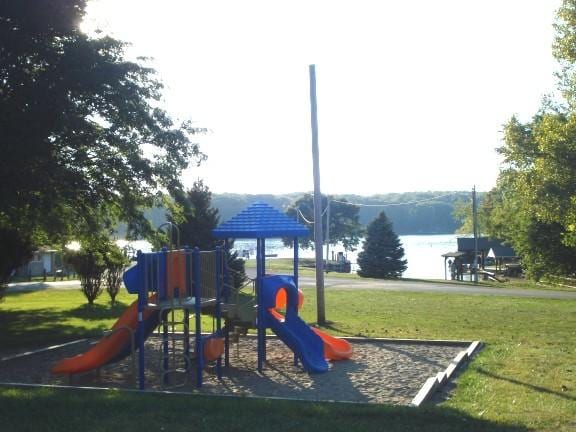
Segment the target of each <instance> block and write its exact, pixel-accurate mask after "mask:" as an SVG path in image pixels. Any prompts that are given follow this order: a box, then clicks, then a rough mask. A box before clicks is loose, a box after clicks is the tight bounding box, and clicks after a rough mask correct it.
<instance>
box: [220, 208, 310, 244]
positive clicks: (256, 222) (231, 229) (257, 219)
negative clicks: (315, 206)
mask: <svg viewBox="0 0 576 432" xmlns="http://www.w3.org/2000/svg"><path fill="white" fill-rule="evenodd" d="M212 234H213V235H214V236H215V237H216V238H279V237H304V236H307V235H308V234H309V230H308V228H307V227H306V226H304V225H302V224H301V223H299V222H297V221H295V220H294V219H291V218H290V217H288V216H286V215H285V214H284V213H281V212H280V211H278V210H276V209H275V208H274V207H272V206H270V205H268V204H266V203H262V202H256V203H254V204H252V205H250V206H249V207H247V208H246V209H244V210H243V211H241V212H240V213H238V214H237V215H236V216H234V217H233V218H231V219H230V220H228V221H227V222H224V223H223V224H221V225H220V226H218V227H217V228H216V229H214V230H213V231H212Z"/></svg>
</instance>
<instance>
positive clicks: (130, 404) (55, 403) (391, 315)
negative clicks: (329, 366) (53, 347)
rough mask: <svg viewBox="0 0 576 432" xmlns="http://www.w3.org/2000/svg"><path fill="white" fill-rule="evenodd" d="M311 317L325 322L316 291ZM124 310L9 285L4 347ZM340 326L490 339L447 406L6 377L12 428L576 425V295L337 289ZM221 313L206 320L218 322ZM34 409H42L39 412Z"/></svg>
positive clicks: (1, 392) (7, 425) (103, 322)
mask: <svg viewBox="0 0 576 432" xmlns="http://www.w3.org/2000/svg"><path fill="white" fill-rule="evenodd" d="M305 298H306V301H305V305H304V308H303V310H302V316H303V318H304V319H305V320H307V321H308V322H314V321H315V296H314V291H313V290H305ZM119 300H120V302H121V304H120V305H118V306H117V307H116V308H114V309H111V308H110V307H109V305H107V304H106V303H107V299H106V298H105V297H104V296H102V298H101V299H99V302H98V303H97V305H96V307H94V308H87V307H85V306H84V303H85V301H84V300H83V297H82V295H81V293H79V292H77V291H74V290H72V291H70V290H68V291H40V292H35V293H28V294H8V296H7V298H6V299H5V301H4V302H3V303H0V325H1V326H2V327H1V328H2V330H3V331H2V332H1V334H0V347H1V348H0V350H8V351H11V350H18V349H23V348H29V347H33V346H45V345H49V344H51V343H56V342H62V341H66V340H71V339H75V338H81V337H86V336H96V335H98V334H99V333H100V332H101V331H102V330H104V329H107V328H109V327H110V326H111V325H112V324H113V322H114V320H115V318H116V317H117V316H118V315H119V314H120V313H121V312H122V310H123V309H124V308H125V307H126V306H127V305H128V304H129V303H130V302H131V301H133V300H134V296H130V295H128V294H122V295H121V296H120V297H119ZM326 314H327V319H328V320H329V321H330V323H329V325H328V326H327V330H328V331H329V332H331V333H333V334H337V335H344V336H346V335H353V336H369V337H396V338H431V339H467V340H472V339H480V340H482V341H484V342H485V343H486V347H485V348H484V349H483V351H482V352H481V353H480V354H479V356H478V357H477V358H476V359H475V360H474V361H473V362H472V363H471V364H470V365H469V367H468V368H467V370H466V371H465V372H464V373H463V374H462V375H461V376H460V377H459V380H458V385H457V388H456V391H455V392H454V394H453V395H452V397H451V398H450V399H448V400H447V401H445V402H443V403H441V404H440V405H439V406H433V407H427V408H425V409H411V408H406V407H393V406H367V405H350V404H331V403H310V402H307V403H297V402H288V401H272V400H255V399H245V398H238V399H235V398H228V397H222V398H219V397H206V396H187V395H154V394H141V393H125V392H118V391H105V392H87V391H73V390H54V389H18V388H6V387H0V419H2V420H1V421H2V426H1V429H2V430H3V431H11V430H14V431H24V430H43V431H47V430H55V431H56V430H58V431H63V430H80V429H82V430H90V431H92V430H102V431H106V430H112V429H122V430H125V431H131V430H166V431H169V430H170V431H171V430H202V431H204V430H205V431H208V430H210V431H236V430H237V431H244V430H250V431H269V430H275V431H290V430H302V431H304V430H313V429H314V430H317V431H364V430H366V431H368V430H391V431H410V430H426V431H460V430H462V431H487V430H488V431H491V430H495V431H528V430H543V431H544V430H555V431H564V430H565V431H568V430H575V429H576V378H575V376H576V349H575V342H576V301H573V300H544V299H526V298H504V297H483V296H463V295H444V294H427V293H426V294H424V293H403V292H384V291H375V290H366V291H362V290H357V289H355V290H338V291H336V290H334V291H331V290H327V291H326ZM210 321H211V320H209V319H208V320H207V323H208V322H210ZM31 407H33V413H34V415H30V413H31V412H32V411H31Z"/></svg>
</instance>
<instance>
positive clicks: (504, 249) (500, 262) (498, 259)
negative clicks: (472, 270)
mask: <svg viewBox="0 0 576 432" xmlns="http://www.w3.org/2000/svg"><path fill="white" fill-rule="evenodd" d="M488 256H489V257H491V258H494V264H495V265H496V270H497V271H503V270H504V267H505V266H506V265H507V264H513V263H517V262H518V259H519V257H518V254H517V253H516V251H515V250H514V249H513V248H512V247H510V246H506V245H503V244H502V243H500V242H497V241H494V242H493V243H492V247H491V248H490V251H489V252H488Z"/></svg>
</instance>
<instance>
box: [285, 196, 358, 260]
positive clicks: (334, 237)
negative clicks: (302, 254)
mask: <svg viewBox="0 0 576 432" xmlns="http://www.w3.org/2000/svg"><path fill="white" fill-rule="evenodd" d="M328 200H330V201H331V202H330V232H329V234H330V239H329V241H330V244H332V245H335V244H337V243H339V242H341V243H342V245H343V246H344V249H345V250H347V251H354V250H356V246H357V245H358V243H360V237H361V236H362V234H363V229H362V226H361V225H360V222H359V221H358V212H359V208H358V207H357V206H353V205H349V204H344V203H342V202H348V201H347V200H345V199H339V200H338V201H342V202H336V201H334V197H333V196H322V209H323V210H324V209H326V207H327V205H328ZM286 214H287V215H288V216H290V217H293V218H295V219H296V218H297V219H299V220H300V221H301V222H303V223H309V222H311V221H314V196H313V195H311V194H305V195H304V196H302V197H300V198H299V199H298V200H296V202H295V203H294V204H293V205H291V206H290V207H288V209H287V210H286ZM326 219H327V218H326V216H324V217H323V218H322V228H323V230H322V232H323V233H324V234H325V233H326V227H327V225H326ZM313 231H314V230H313V229H312V230H311V236H310V237H307V238H303V239H301V240H300V246H301V247H302V248H304V249H307V248H313V247H314V239H313V236H312V235H313ZM292 241H293V240H292V239H288V238H287V239H283V242H284V244H285V245H286V246H292Z"/></svg>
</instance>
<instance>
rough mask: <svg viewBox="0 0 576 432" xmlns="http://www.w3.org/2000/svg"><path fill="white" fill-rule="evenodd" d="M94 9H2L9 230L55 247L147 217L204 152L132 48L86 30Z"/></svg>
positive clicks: (34, 4)
mask: <svg viewBox="0 0 576 432" xmlns="http://www.w3.org/2000/svg"><path fill="white" fill-rule="evenodd" d="M85 6H86V0H58V1H53V0H21V1H2V2H1V3H0V83H1V85H0V140H1V148H2V150H3V152H2V153H3V154H2V158H0V196H1V197H2V200H1V203H0V230H16V231H17V232H18V234H19V236H20V237H21V238H24V239H30V241H35V242H36V243H40V242H50V241H55V240H56V239H57V240H60V241H62V239H63V238H64V237H65V236H67V235H69V234H70V233H72V232H73V233H74V236H75V237H81V236H83V235H86V236H89V235H91V234H92V233H94V232H100V231H102V230H105V229H108V230H111V229H112V228H113V227H114V226H116V223H117V222H118V220H124V221H126V222H127V223H128V228H129V232H131V233H150V232H151V227H150V225H149V224H148V223H147V221H146V219H145V218H144V217H143V213H142V212H143V210H144V209H145V208H146V207H150V206H152V205H153V204H154V202H155V201H157V200H158V197H159V196H160V195H161V194H162V193H164V192H170V193H173V192H174V191H177V190H179V189H181V184H180V174H181V171H182V170H183V169H184V168H186V167H187V166H188V165H189V163H190V162H191V161H196V162H198V163H199V162H200V161H201V160H202V159H203V157H204V156H203V155H202V153H201V152H200V150H199V148H198V146H197V145H196V144H194V143H192V142H191V140H190V138H191V135H192V134H193V133H194V132H195V130H194V129H193V128H192V127H191V125H190V123H187V122H184V123H182V124H178V125H177V124H174V122H173V121H172V120H171V118H170V117H169V116H168V114H167V113H166V112H165V111H164V110H162V109H161V108H160V107H159V105H160V98H161V90H162V85H161V83H160V82H159V81H158V80H157V79H156V77H155V75H154V70H153V69H151V68H150V67H147V66H146V63H145V62H146V60H145V59H141V60H139V61H138V62H131V61H127V60H125V58H124V49H125V44H124V43H122V42H120V41H118V40H115V39H113V38H110V37H107V36H102V37H92V36H89V35H86V34H84V33H82V32H81V31H80V29H79V24H80V22H81V20H82V18H83V16H84V13H85Z"/></svg>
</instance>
